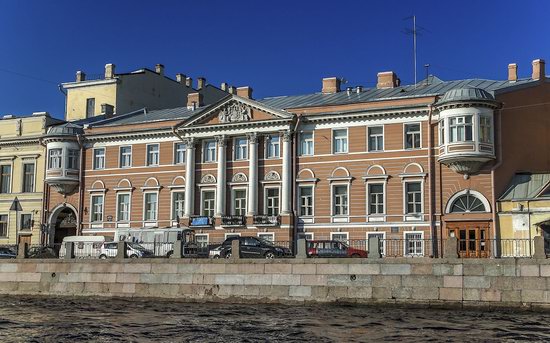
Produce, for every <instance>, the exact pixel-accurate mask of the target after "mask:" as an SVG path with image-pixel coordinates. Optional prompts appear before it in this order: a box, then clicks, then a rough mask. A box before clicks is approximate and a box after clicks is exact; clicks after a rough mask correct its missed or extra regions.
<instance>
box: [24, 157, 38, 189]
mask: <svg viewBox="0 0 550 343" xmlns="http://www.w3.org/2000/svg"><path fill="white" fill-rule="evenodd" d="M26 165H32V166H33V169H32V187H31V190H30V191H27V190H26V189H25V186H26V183H25V180H26V172H25V166H26ZM21 169H22V170H21V174H22V180H21V193H34V192H36V160H34V161H32V162H30V161H22V162H21Z"/></svg>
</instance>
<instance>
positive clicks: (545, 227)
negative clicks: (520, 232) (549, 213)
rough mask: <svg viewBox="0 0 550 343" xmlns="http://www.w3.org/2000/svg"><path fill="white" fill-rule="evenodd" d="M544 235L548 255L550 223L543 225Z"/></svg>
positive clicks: (545, 250)
mask: <svg viewBox="0 0 550 343" xmlns="http://www.w3.org/2000/svg"><path fill="white" fill-rule="evenodd" d="M540 228H541V229H542V237H544V252H545V253H546V256H548V255H550V225H545V224H543V225H541V226H540Z"/></svg>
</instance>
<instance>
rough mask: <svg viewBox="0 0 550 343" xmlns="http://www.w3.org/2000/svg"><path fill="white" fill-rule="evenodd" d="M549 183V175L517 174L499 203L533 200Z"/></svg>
mask: <svg viewBox="0 0 550 343" xmlns="http://www.w3.org/2000/svg"><path fill="white" fill-rule="evenodd" d="M549 183H550V173H537V174H532V173H518V174H516V175H514V177H513V178H512V181H510V184H509V185H508V188H507V189H506V192H504V194H503V195H502V196H501V197H500V199H499V200H501V201H506V200H508V201H510V200H529V199H535V198H537V196H538V195H539V194H540V193H541V192H542V191H544V190H545V188H546V187H547V186H548V184H549Z"/></svg>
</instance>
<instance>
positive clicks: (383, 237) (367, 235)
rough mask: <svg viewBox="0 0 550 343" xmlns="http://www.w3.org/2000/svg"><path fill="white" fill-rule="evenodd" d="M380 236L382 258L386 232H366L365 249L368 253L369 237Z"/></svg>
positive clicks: (384, 252) (384, 251) (384, 249)
mask: <svg viewBox="0 0 550 343" xmlns="http://www.w3.org/2000/svg"><path fill="white" fill-rule="evenodd" d="M375 234H376V235H380V234H382V239H383V241H382V256H384V255H385V254H386V231H367V233H366V239H367V244H366V246H367V248H366V250H367V251H369V236H371V235H372V236H374V235H375Z"/></svg>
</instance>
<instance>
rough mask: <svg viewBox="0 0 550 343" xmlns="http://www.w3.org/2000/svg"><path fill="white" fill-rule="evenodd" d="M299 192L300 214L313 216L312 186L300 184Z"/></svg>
mask: <svg viewBox="0 0 550 343" xmlns="http://www.w3.org/2000/svg"><path fill="white" fill-rule="evenodd" d="M299 192H300V215H301V216H304V217H307V216H313V187H312V186H302V187H300V189H299Z"/></svg>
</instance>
